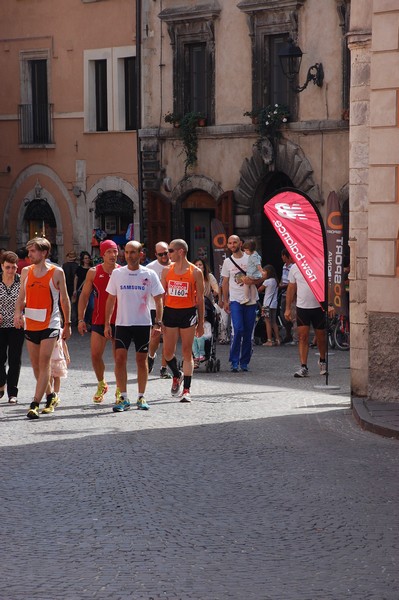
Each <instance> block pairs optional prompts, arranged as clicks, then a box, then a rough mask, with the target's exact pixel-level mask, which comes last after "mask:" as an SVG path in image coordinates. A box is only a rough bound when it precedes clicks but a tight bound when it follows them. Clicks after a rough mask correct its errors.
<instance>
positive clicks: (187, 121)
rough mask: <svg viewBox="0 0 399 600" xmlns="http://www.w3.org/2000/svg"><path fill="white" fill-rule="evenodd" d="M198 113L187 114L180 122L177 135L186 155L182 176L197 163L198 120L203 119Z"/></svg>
mask: <svg viewBox="0 0 399 600" xmlns="http://www.w3.org/2000/svg"><path fill="white" fill-rule="evenodd" d="M203 117H204V115H202V114H201V113H199V112H196V111H192V112H188V113H186V114H185V115H183V117H182V118H181V120H180V129H179V135H180V138H181V140H182V142H183V151H184V153H185V155H186V158H185V161H184V174H185V175H187V169H188V168H189V167H192V166H194V165H195V163H196V162H197V152H198V135H197V127H198V120H199V119H200V118H203Z"/></svg>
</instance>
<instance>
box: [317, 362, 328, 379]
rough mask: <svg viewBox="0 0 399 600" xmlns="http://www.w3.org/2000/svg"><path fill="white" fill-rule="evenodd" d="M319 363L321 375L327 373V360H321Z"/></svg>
mask: <svg viewBox="0 0 399 600" xmlns="http://www.w3.org/2000/svg"><path fill="white" fill-rule="evenodd" d="M318 364H319V368H320V375H326V373H327V365H326V363H325V361H321V360H319V363H318Z"/></svg>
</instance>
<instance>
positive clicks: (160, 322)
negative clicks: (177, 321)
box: [154, 321, 162, 327]
mask: <svg viewBox="0 0 399 600" xmlns="http://www.w3.org/2000/svg"><path fill="white" fill-rule="evenodd" d="M154 325H158V326H159V327H162V321H154Z"/></svg>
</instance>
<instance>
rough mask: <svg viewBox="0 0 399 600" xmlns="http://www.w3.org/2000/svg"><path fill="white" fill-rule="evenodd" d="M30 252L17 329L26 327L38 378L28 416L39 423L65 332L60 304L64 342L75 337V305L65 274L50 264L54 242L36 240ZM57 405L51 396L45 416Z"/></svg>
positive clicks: (30, 355)
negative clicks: (53, 361)
mask: <svg viewBox="0 0 399 600" xmlns="http://www.w3.org/2000/svg"><path fill="white" fill-rule="evenodd" d="M26 249H27V250H28V256H29V259H30V262H31V265H30V266H28V267H24V268H23V269H22V273H21V288H20V292H19V296H18V300H17V303H16V306H15V314H14V327H16V328H17V329H20V328H21V327H23V326H24V324H25V338H26V340H27V341H26V345H27V348H28V352H29V358H30V361H31V364H32V368H33V372H34V374H35V378H36V389H35V395H34V398H33V402H32V403H31V405H30V408H29V411H28V413H27V415H26V416H27V417H28V418H29V419H38V418H39V404H40V401H41V399H42V397H43V394H44V392H45V391H46V388H47V386H48V385H49V380H50V359H51V354H52V352H53V349H54V346H55V344H56V341H57V340H58V337H59V335H60V330H61V315H60V309H59V300H61V308H62V312H63V317H64V328H63V330H62V338H63V339H64V340H68V339H69V338H70V337H71V304H70V302H69V296H68V292H67V287H66V283H65V275H64V271H63V270H62V269H61V267H58V266H56V265H54V264H52V263H48V262H47V261H46V259H47V258H48V256H49V255H50V251H51V244H50V242H49V241H48V240H47V239H45V238H33V239H32V240H30V241H29V242H28V243H27V244H26ZM24 311H25V315H23V312H24ZM57 404H58V398H57V394H55V393H54V392H51V393H49V394H47V401H46V406H45V407H44V408H43V410H42V413H44V414H48V413H52V412H54V409H55V407H56V406H57Z"/></svg>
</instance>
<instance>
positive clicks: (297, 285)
mask: <svg viewBox="0 0 399 600" xmlns="http://www.w3.org/2000/svg"><path fill="white" fill-rule="evenodd" d="M295 296H296V322H297V327H298V350H299V359H300V361H301V366H300V368H299V369H298V371H296V372H295V373H294V377H309V369H308V354H309V331H310V326H311V325H312V326H313V329H314V331H315V335H316V342H317V347H318V350H319V353H320V359H319V368H320V375H325V374H326V372H327V367H326V331H325V329H326V315H325V312H324V311H323V309H322V308H321V306H320V303H319V301H318V300H317V298H316V296H315V295H314V294H313V292H312V290H311V289H310V287H309V284H308V283H307V281H306V280H305V278H304V276H303V275H302V273H301V271H300V270H299V268H298V266H297V265H296V264H295V265H292V267H291V269H290V272H289V276H288V287H287V296H286V304H285V313H284V317H285V319H287V321H291V320H292V316H291V305H292V302H293V300H294V298H295Z"/></svg>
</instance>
